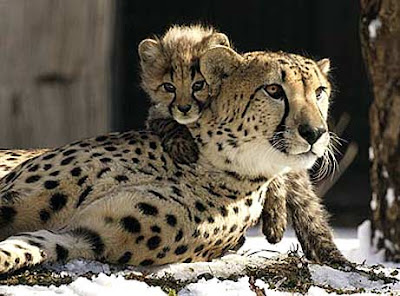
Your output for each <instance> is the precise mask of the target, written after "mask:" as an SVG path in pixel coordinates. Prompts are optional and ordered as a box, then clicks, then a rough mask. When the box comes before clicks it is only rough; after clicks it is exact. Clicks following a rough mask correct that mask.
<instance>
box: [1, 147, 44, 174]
mask: <svg viewBox="0 0 400 296" xmlns="http://www.w3.org/2000/svg"><path fill="white" fill-rule="evenodd" d="M46 151H47V150H46V149H31V150H24V149H13V150H8V149H0V178H2V177H4V176H5V175H7V174H8V173H9V172H10V171H11V170H13V169H14V168H15V167H16V166H18V165H20V164H21V163H23V162H24V161H27V160H28V159H31V158H33V157H36V156H38V155H40V154H43V153H44V152H46Z"/></svg>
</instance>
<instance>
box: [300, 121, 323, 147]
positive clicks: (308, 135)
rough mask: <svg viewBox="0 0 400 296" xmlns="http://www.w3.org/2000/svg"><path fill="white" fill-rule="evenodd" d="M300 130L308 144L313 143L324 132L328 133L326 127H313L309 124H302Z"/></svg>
mask: <svg viewBox="0 0 400 296" xmlns="http://www.w3.org/2000/svg"><path fill="white" fill-rule="evenodd" d="M298 131H299V134H300V136H302V138H303V139H304V140H306V141H307V142H308V144H310V145H312V144H314V143H315V142H317V140H318V139H319V138H320V137H321V136H322V135H323V134H324V133H326V129H325V128H324V127H320V126H319V127H313V126H311V125H309V124H301V125H300V126H299V127H298Z"/></svg>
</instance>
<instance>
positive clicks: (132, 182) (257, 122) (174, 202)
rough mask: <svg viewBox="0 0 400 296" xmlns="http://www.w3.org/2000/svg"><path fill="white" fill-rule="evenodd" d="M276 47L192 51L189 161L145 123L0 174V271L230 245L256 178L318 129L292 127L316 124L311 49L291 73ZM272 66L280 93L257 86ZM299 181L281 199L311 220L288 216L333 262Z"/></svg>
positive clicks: (150, 257) (294, 163)
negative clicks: (193, 155) (302, 66)
mask: <svg viewBox="0 0 400 296" xmlns="http://www.w3.org/2000/svg"><path fill="white" fill-rule="evenodd" d="M282 55H283V54H282V53H268V52H258V53H252V54H247V55H245V56H240V55H238V54H237V53H235V52H234V51H233V50H231V49H229V48H226V47H216V48H213V49H210V50H208V51H207V52H206V53H205V54H204V55H203V56H202V58H201V59H200V70H201V73H203V75H204V77H205V78H206V80H207V83H208V84H209V85H210V86H211V87H213V88H214V87H215V89H218V92H217V96H216V97H215V98H214V99H213V100H211V101H210V108H207V109H206V110H204V111H203V113H202V115H201V117H200V118H199V119H198V121H197V122H196V123H195V124H191V125H188V128H189V130H190V133H191V134H192V136H193V137H194V139H195V140H196V142H197V143H198V145H199V147H200V155H199V160H198V162H197V163H196V164H193V165H190V166H188V165H184V164H178V163H177V162H174V161H173V159H172V158H171V157H170V155H169V154H168V153H166V152H165V150H164V147H163V145H162V140H161V138H160V137H159V136H157V135H156V134H154V133H152V132H150V131H144V132H134V131H130V132H125V133H112V134H108V135H103V136H98V137H96V138H92V139H87V140H83V141H78V142H75V143H71V144H69V145H66V146H63V147H61V148H58V149H54V150H51V151H48V152H46V153H44V154H43V155H40V156H39V157H36V158H34V159H32V160H30V161H27V162H25V163H23V164H22V165H20V166H19V167H17V168H16V169H15V170H13V171H12V172H10V173H9V174H8V175H6V176H5V177H4V178H3V179H1V180H0V234H1V236H2V238H3V239H5V238H6V239H5V240H4V241H2V242H1V243H0V272H2V273H4V272H8V271H11V270H15V269H18V268H21V267H24V266H30V265H34V264H38V263H42V262H45V261H67V260H70V259H72V258H78V257H82V258H87V259H97V260H104V261H107V262H112V263H118V264H131V265H141V266H150V265H159V264H165V263H172V262H191V261H206V260H211V259H213V258H216V257H218V256H220V255H221V254H223V253H224V252H225V251H226V250H229V249H235V248H236V247H237V246H238V245H240V244H242V243H243V234H244V233H245V231H246V229H247V228H248V227H250V226H252V225H254V224H255V223H256V222H257V220H258V219H259V217H260V215H261V211H262V209H263V205H264V199H265V192H266V190H267V188H268V180H270V179H271V178H273V177H275V176H279V175H282V174H284V173H285V172H287V171H288V170H291V171H293V173H297V174H300V173H301V172H302V171H304V169H307V168H308V167H310V166H311V165H313V163H314V162H315V160H316V159H317V157H318V156H319V154H320V153H324V150H325V149H326V145H327V141H328V140H329V138H327V139H326V138H323V137H320V139H318V140H317V141H316V142H315V143H314V144H313V145H312V147H307V145H306V144H305V143H304V139H302V138H301V137H300V136H299V135H298V134H296V131H295V130H294V128H296V129H297V127H298V125H299V124H305V123H306V122H307V123H310V124H313V123H315V122H317V121H318V122H321V123H322V124H325V121H326V116H327V111H328V102H327V100H328V98H327V97H326V98H324V99H323V100H324V101H321V102H317V101H316V98H315V95H314V96H313V95H312V92H311V90H315V88H316V87H315V86H319V85H321V84H325V83H328V82H327V81H326V80H324V79H323V77H322V76H321V77H322V78H321V79H322V80H318V79H317V77H318V78H319V76H315V75H321V71H320V70H319V68H318V66H317V65H316V64H315V63H314V62H313V61H311V60H307V61H309V62H310V63H311V65H310V67H312V69H313V70H314V71H315V73H314V74H313V75H314V76H310V77H309V78H308V79H302V78H304V76H303V75H302V74H300V73H299V74H298V75H295V74H294V73H292V72H290V70H289V69H290V65H285V64H284V63H281V62H280V61H279V59H280V58H281V57H282ZM292 57H293V58H297V59H304V58H302V57H299V56H294V55H293V56H292ZM282 69H283V70H286V71H287V76H286V77H287V80H286V84H284V90H285V96H286V100H285V101H284V102H282V101H277V100H276V99H273V98H271V96H270V95H268V93H266V90H268V88H267V86H268V85H271V84H278V83H279V84H282V81H281V80H280V79H281V73H282V72H281V71H282ZM300 90H303V91H302V92H299V91H300ZM307 92H308V93H309V94H310V95H309V96H307V97H306V96H304V93H307ZM285 104H288V105H289V108H290V112H286V111H285V110H286V109H287V106H286V105H285ZM314 111H318V112H314ZM310 112H311V113H310ZM285 114H286V119H285V128H287V129H292V130H291V132H290V131H288V132H287V133H285V134H284V136H283V141H284V142H285V151H283V150H282V149H280V148H278V147H275V146H274V144H273V141H272V139H273V137H274V136H275V135H276V133H277V129H278V127H279V124H280V123H281V122H282V118H284V116H285ZM256 126H257V128H256ZM310 148H311V150H310ZM307 150H310V151H309V152H307ZM36 166H37V169H36ZM32 167H35V171H29V169H31V168H32ZM45 168H47V169H45ZM287 182H289V181H287ZM295 184H296V183H294V184H293V186H294V185H295ZM288 186H291V184H289V183H288ZM309 186H310V185H309V183H304V184H303V185H302V186H299V187H296V189H295V192H296V193H297V194H295V195H293V196H290V198H288V199H287V201H288V206H289V211H290V213H291V215H292V216H293V217H294V218H296V217H298V216H299V214H302V213H304V212H307V211H309V215H308V217H309V218H313V219H314V220H313V226H311V227H310V223H309V222H310V220H308V219H300V218H299V219H295V220H294V226H295V229H296V232H297V234H298V236H299V240H300V241H301V243H302V246H303V248H304V251H305V253H306V254H307V255H309V257H311V255H310V254H313V257H311V258H315V259H317V260H320V261H322V262H342V263H343V262H345V259H344V258H343V257H342V255H341V254H340V252H339V251H338V250H337V248H336V246H335V245H334V243H333V241H332V236H331V233H330V230H329V226H328V224H327V221H326V218H325V216H324V215H323V210H322V207H321V205H320V204H319V201H318V200H317V199H316V198H315V195H312V196H310V197H309V198H306V199H305V200H303V199H302V198H299V197H302V196H303V193H304V191H305V192H306V193H307V194H309V192H310V190H311V192H312V189H311V188H309ZM4 196H7V198H4ZM311 201H312V202H311ZM314 215H317V217H315V218H314V217H313V216H314ZM305 222H307V225H304V223H305ZM21 232H22V233H21ZM7 237H8V238H7ZM327 250H329V252H327Z"/></svg>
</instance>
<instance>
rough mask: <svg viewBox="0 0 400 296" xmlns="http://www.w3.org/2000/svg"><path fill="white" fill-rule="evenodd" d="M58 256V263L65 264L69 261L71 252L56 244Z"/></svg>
mask: <svg viewBox="0 0 400 296" xmlns="http://www.w3.org/2000/svg"><path fill="white" fill-rule="evenodd" d="M56 254H57V261H61V262H65V261H66V260H67V259H68V254H69V251H68V250H67V249H66V248H65V247H63V246H61V245H59V244H56Z"/></svg>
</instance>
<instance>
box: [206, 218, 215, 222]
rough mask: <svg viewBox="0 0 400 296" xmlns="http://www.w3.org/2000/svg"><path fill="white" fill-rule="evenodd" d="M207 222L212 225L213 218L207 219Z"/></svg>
mask: <svg viewBox="0 0 400 296" xmlns="http://www.w3.org/2000/svg"><path fill="white" fill-rule="evenodd" d="M207 221H208V223H214V222H215V220H214V218H213V217H211V216H210V217H208V218H207Z"/></svg>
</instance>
